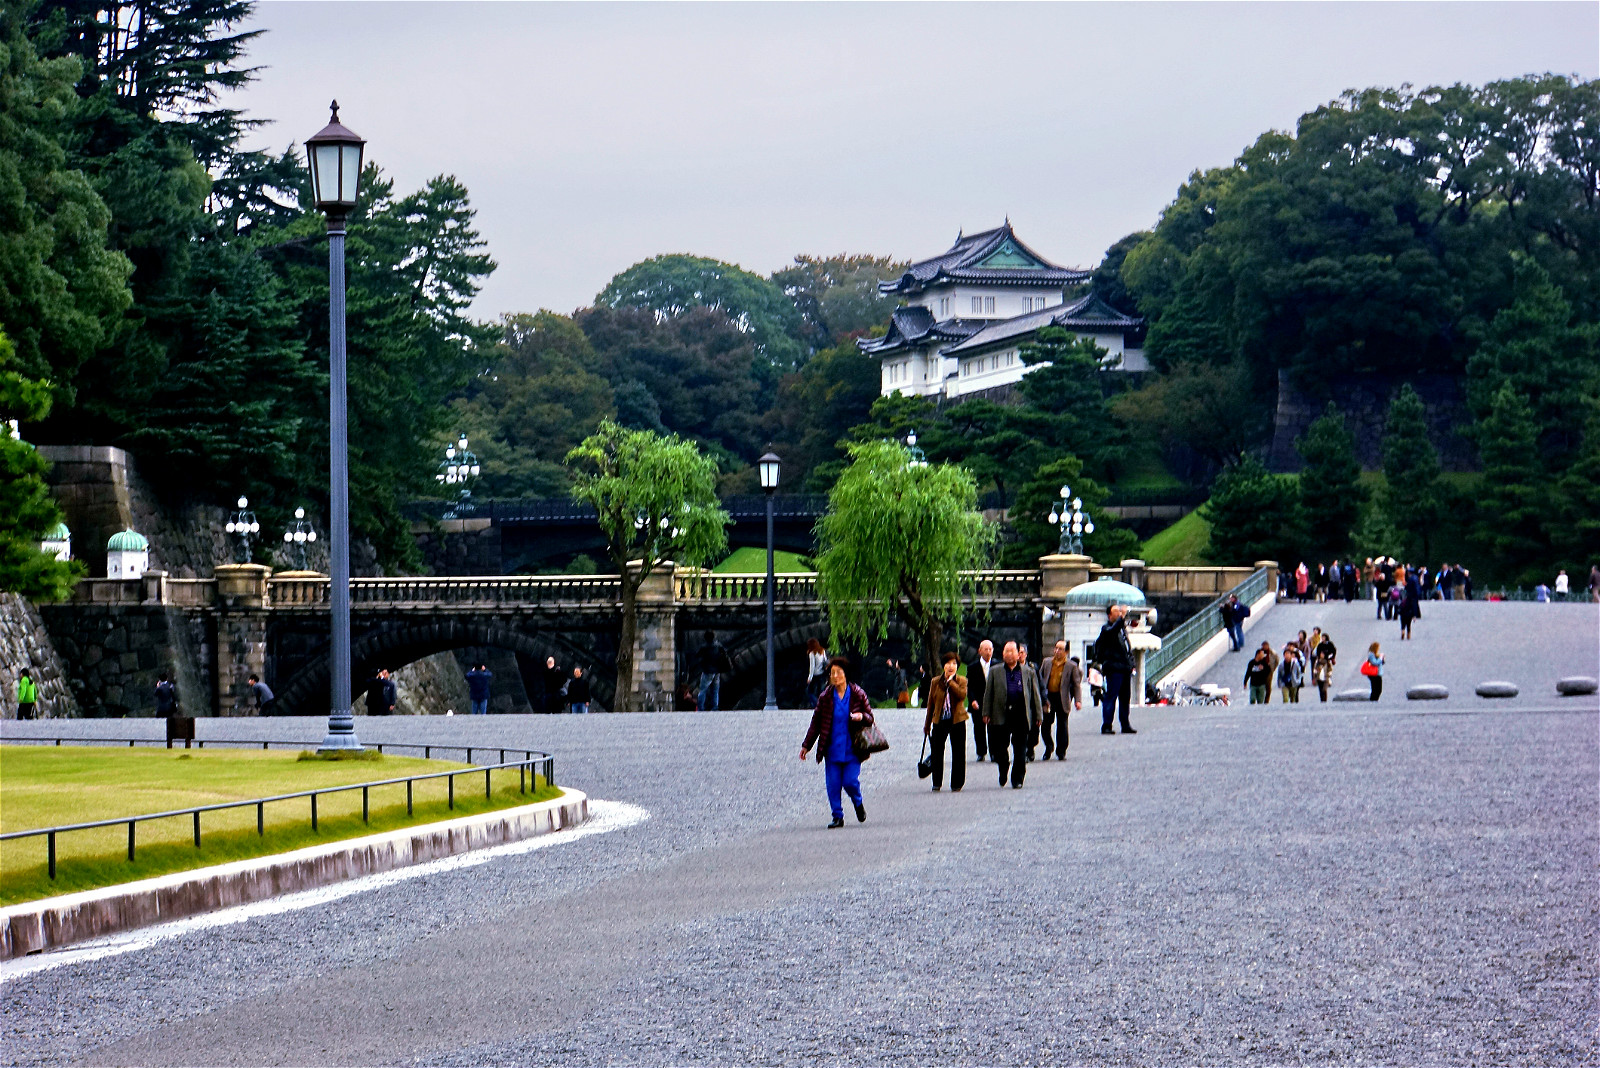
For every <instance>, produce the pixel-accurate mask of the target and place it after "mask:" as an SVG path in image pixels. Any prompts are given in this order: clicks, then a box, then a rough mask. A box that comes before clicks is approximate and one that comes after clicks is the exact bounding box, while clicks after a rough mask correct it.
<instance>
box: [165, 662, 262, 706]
mask: <svg viewBox="0 0 1600 1068" xmlns="http://www.w3.org/2000/svg"><path fill="white" fill-rule="evenodd" d="M255 679H256V677H255V676H254V675H251V676H250V682H251V688H252V689H254V684H255ZM177 714H178V688H177V687H176V686H174V685H172V680H171V679H170V678H168V677H167V673H166V672H165V671H163V672H162V673H161V674H159V675H157V676H156V715H158V716H161V717H163V718H165V717H167V716H176V715H177Z"/></svg>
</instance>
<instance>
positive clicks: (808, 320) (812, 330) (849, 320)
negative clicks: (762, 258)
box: [772, 255, 906, 350]
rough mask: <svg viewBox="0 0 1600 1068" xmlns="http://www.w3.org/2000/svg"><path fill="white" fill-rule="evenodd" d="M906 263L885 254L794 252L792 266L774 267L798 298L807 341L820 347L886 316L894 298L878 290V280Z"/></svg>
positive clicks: (776, 278) (782, 283) (786, 290)
mask: <svg viewBox="0 0 1600 1068" xmlns="http://www.w3.org/2000/svg"><path fill="white" fill-rule="evenodd" d="M905 268H906V264H904V263H896V262H895V261H894V260H891V259H890V258H889V257H887V256H861V255H853V256H852V255H840V256H825V257H824V256H796V257H795V258H794V265H793V266H792V267H785V268H783V269H781V270H777V271H774V272H772V281H773V282H774V283H776V284H777V285H778V286H779V287H780V288H782V290H783V292H784V293H786V294H787V295H788V297H789V299H790V300H791V301H793V302H794V306H795V310H796V311H797V312H799V314H800V318H801V320H802V321H803V323H804V324H805V325H804V327H803V337H804V340H805V341H806V343H807V344H808V345H810V346H811V348H812V349H813V350H818V349H826V348H829V347H831V346H835V345H839V344H840V343H842V342H843V341H845V340H846V339H848V338H849V337H851V336H852V335H856V334H863V333H865V332H866V331H868V330H870V329H872V328H873V327H874V326H877V325H878V324H879V323H881V322H883V321H884V320H886V319H888V318H889V313H890V312H891V311H893V310H894V306H895V298H893V297H889V296H885V295H883V294H882V293H879V292H878V283H879V282H882V281H886V280H888V279H892V278H895V277H897V276H898V275H899V274H900V273H901V272H902V271H904V270H905Z"/></svg>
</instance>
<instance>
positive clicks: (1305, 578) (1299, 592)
mask: <svg viewBox="0 0 1600 1068" xmlns="http://www.w3.org/2000/svg"><path fill="white" fill-rule="evenodd" d="M1310 590H1311V569H1310V568H1309V567H1307V566H1306V562H1305V561H1304V560H1302V561H1300V566H1299V567H1297V568H1295V569H1294V593H1295V596H1296V597H1298V598H1299V600H1300V603H1301V604H1305V603H1306V595H1307V594H1308V593H1309V592H1310Z"/></svg>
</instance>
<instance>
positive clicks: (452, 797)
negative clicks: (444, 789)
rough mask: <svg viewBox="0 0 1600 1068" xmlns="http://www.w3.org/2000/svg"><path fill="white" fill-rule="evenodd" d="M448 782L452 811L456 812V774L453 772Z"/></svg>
mask: <svg viewBox="0 0 1600 1068" xmlns="http://www.w3.org/2000/svg"><path fill="white" fill-rule="evenodd" d="M446 781H447V782H449V783H450V811H452V812H454V811H455V808H456V775H455V772H451V773H450V775H449V776H448V778H447V780H446Z"/></svg>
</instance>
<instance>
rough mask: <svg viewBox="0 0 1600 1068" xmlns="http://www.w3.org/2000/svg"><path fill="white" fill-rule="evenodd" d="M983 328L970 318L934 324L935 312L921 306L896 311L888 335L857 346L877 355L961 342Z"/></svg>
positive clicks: (866, 340)
mask: <svg viewBox="0 0 1600 1068" xmlns="http://www.w3.org/2000/svg"><path fill="white" fill-rule="evenodd" d="M982 328H983V323H982V322H974V321H972V320H970V319H946V320H945V321H944V322H942V323H940V322H935V321H934V318H933V312H931V311H929V310H928V309H927V308H923V307H920V306H912V307H908V308H896V309H895V310H894V313H893V314H892V315H890V316H889V331H888V333H886V334H884V335H883V336H882V337H870V338H859V339H857V341H856V347H857V348H859V349H860V350H861V351H862V352H865V353H868V354H870V355H877V354H878V353H883V352H891V351H893V350H895V349H899V348H904V347H905V346H907V345H919V344H922V343H924V342H929V341H959V340H961V339H962V338H964V337H970V336H971V335H972V334H974V333H976V332H977V331H978V330H980V329H982Z"/></svg>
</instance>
